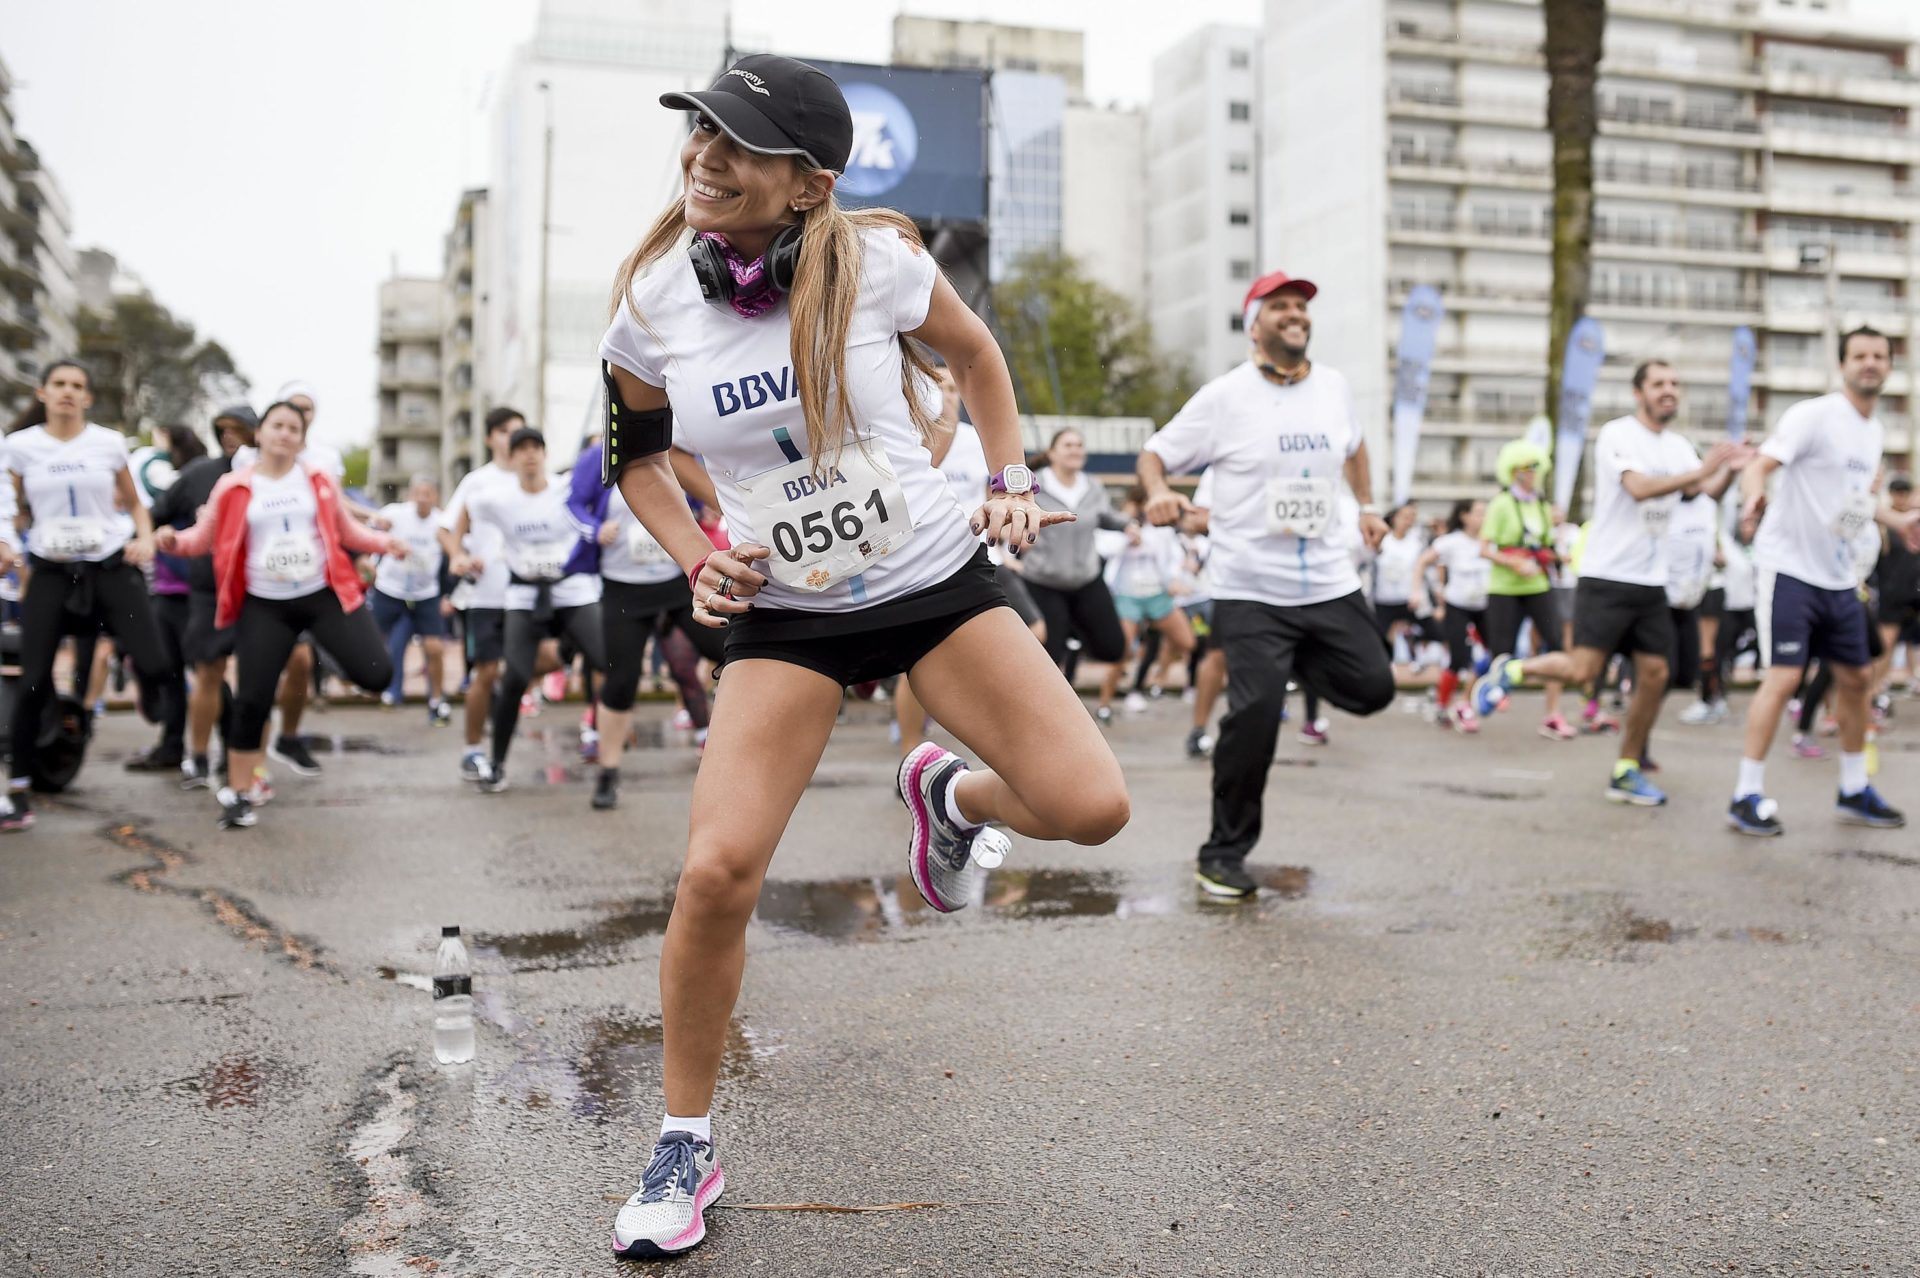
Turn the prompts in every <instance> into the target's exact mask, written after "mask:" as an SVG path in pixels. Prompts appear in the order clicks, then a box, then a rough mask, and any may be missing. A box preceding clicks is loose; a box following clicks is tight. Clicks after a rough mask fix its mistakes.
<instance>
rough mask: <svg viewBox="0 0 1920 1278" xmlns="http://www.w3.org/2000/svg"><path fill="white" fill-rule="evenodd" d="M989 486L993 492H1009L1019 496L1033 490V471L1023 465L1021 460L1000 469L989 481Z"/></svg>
mask: <svg viewBox="0 0 1920 1278" xmlns="http://www.w3.org/2000/svg"><path fill="white" fill-rule="evenodd" d="M987 488H988V490H989V491H991V492H996V493H1009V494H1012V495H1014V496H1018V495H1020V494H1021V493H1031V492H1032V491H1033V471H1031V470H1029V469H1028V468H1027V467H1025V466H1022V465H1021V464H1020V463H1019V462H1015V463H1014V464H1013V465H1011V466H1003V467H1001V468H1000V470H999V471H997V472H995V474H994V476H993V478H992V479H989V480H988V481H987Z"/></svg>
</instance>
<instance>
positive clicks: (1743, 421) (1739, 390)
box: [1727, 324, 1760, 444]
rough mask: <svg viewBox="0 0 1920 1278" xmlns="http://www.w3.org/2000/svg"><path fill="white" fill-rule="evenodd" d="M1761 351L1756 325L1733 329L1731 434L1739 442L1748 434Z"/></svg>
mask: <svg viewBox="0 0 1920 1278" xmlns="http://www.w3.org/2000/svg"><path fill="white" fill-rule="evenodd" d="M1759 353H1760V348H1759V346H1758V345H1757V344H1756V343H1755V342H1754V340H1753V330H1752V329H1750V328H1748V327H1747V326H1746V325H1745V324H1742V325H1741V326H1740V327H1739V328H1736V329H1734V330H1733V363H1732V364H1731V365H1730V366H1729V367H1728V369H1727V438H1728V439H1731V440H1732V441H1733V442H1734V443H1736V444H1737V443H1739V442H1740V441H1741V440H1743V439H1745V438H1746V437H1747V400H1748V398H1749V394H1748V392H1749V391H1750V390H1751V389H1752V387H1753V362H1754V360H1755V359H1756V358H1757V357H1758V356H1759Z"/></svg>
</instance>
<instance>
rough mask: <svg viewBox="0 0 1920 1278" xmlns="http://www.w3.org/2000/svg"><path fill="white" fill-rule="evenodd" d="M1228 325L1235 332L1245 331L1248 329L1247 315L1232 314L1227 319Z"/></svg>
mask: <svg viewBox="0 0 1920 1278" xmlns="http://www.w3.org/2000/svg"><path fill="white" fill-rule="evenodd" d="M1227 327H1228V328H1229V329H1231V330H1232V331H1233V332H1236V333H1244V332H1246V331H1247V317H1246V316H1245V315H1233V316H1230V317H1228V319H1227Z"/></svg>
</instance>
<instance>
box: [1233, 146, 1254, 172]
mask: <svg viewBox="0 0 1920 1278" xmlns="http://www.w3.org/2000/svg"><path fill="white" fill-rule="evenodd" d="M1227 172H1229V173H1251V172H1253V157H1252V156H1250V155H1248V154H1247V153H1246V152H1245V151H1235V152H1234V153H1233V154H1232V155H1229V156H1228V157H1227Z"/></svg>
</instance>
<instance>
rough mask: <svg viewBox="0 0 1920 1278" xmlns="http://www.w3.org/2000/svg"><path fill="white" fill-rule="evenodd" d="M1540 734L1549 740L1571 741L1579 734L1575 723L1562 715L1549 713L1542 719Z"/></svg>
mask: <svg viewBox="0 0 1920 1278" xmlns="http://www.w3.org/2000/svg"><path fill="white" fill-rule="evenodd" d="M1540 735H1541V736H1543V737H1545V738H1546V739H1547V740H1549V741H1571V740H1573V739H1574V738H1575V737H1577V736H1579V735H1580V734H1579V733H1578V732H1575V731H1574V730H1573V725H1572V724H1571V723H1568V722H1567V721H1566V719H1565V718H1563V717H1562V716H1560V715H1557V714H1555V715H1548V716H1547V717H1546V718H1544V719H1542V720H1541V721H1540Z"/></svg>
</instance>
